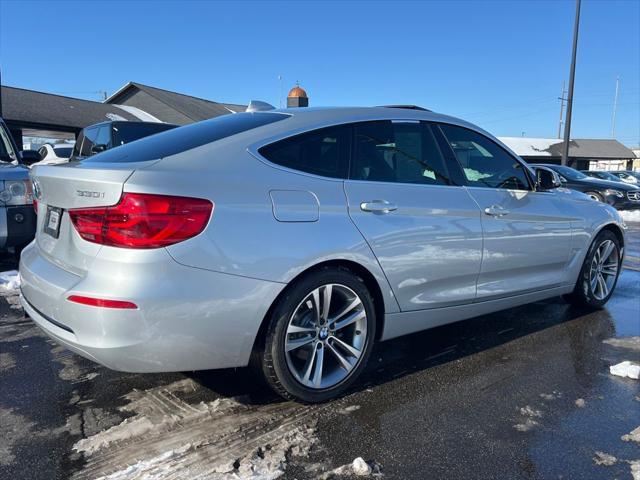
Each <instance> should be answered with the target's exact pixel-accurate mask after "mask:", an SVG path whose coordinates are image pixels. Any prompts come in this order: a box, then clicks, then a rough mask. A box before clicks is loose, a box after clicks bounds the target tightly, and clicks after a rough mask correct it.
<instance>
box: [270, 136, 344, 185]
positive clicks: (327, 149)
mask: <svg viewBox="0 0 640 480" xmlns="http://www.w3.org/2000/svg"><path fill="white" fill-rule="evenodd" d="M350 132H351V128H350V127H349V126H344V125H341V126H337V127H329V128H322V129H319V130H314V131H312V132H307V133H303V134H301V135H296V136H295V137H291V138H287V139H285V140H280V141H279V142H275V143H272V144H271V145H267V146H265V147H262V148H261V149H260V150H259V152H260V154H261V155H262V156H264V157H265V158H266V159H267V160H269V161H270V162H273V163H275V164H277V165H282V166H283V167H288V168H292V169H294V170H300V171H303V172H307V173H313V174H315V175H322V176H325V177H333V178H346V177H347V170H348V168H349V143H350V138H349V137H350Z"/></svg>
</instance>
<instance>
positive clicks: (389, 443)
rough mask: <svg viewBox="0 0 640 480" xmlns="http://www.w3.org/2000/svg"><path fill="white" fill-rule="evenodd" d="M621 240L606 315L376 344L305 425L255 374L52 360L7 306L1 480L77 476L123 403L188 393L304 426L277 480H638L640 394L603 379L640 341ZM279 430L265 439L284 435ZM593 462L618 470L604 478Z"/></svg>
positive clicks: (121, 414)
mask: <svg viewBox="0 0 640 480" xmlns="http://www.w3.org/2000/svg"><path fill="white" fill-rule="evenodd" d="M628 240H629V245H628V248H627V256H628V257H627V261H626V263H625V269H624V271H623V273H622V275H621V277H620V280H619V283H618V286H617V289H616V292H615V294H614V296H613V297H612V299H611V300H610V302H609V303H608V304H607V306H606V308H605V309H603V310H600V311H588V310H581V309H576V308H574V307H571V306H569V305H568V304H566V303H565V302H564V301H563V300H562V299H560V298H557V299H551V300H548V301H544V302H538V303H535V304H532V305H527V306H523V307H519V308H515V309H510V310H506V311H503V312H499V313H495V314H491V315H485V316H482V317H478V318H476V319H472V320H468V321H465V322H459V323H456V324H453V325H448V326H444V327H439V328H436V329H432V330H429V331H426V332H422V333H419V334H415V335H411V336H406V337H402V338H399V339H395V340H392V341H389V342H385V343H382V344H380V345H378V346H377V347H376V348H375V350H374V352H373V355H372V357H371V360H370V365H369V367H368V369H367V370H366V372H365V374H364V376H363V378H362V379H361V380H360V381H359V382H358V383H357V385H356V386H355V387H354V388H353V389H352V391H351V392H350V393H349V394H348V395H347V396H346V397H344V398H342V399H341V400H339V401H335V402H330V403H328V404H326V405H323V406H322V407H321V408H318V409H316V410H309V412H310V413H308V414H307V413H306V412H307V410H304V409H303V407H302V406H300V407H299V408H298V406H296V405H292V404H291V403H290V402H284V401H281V400H279V399H278V398H276V397H274V396H273V395H272V394H270V393H269V392H268V391H267V390H265V389H264V387H262V386H261V385H260V384H259V383H258V382H256V379H255V377H254V376H253V375H252V373H251V372H250V371H248V370H246V369H238V370H223V371H208V372H195V373H187V374H162V375H149V374H147V375H140V374H127V373H119V372H113V371H110V370H107V369H105V368H103V367H100V366H98V365H96V364H93V363H92V362H90V361H88V360H85V359H83V358H81V357H78V356H76V355H74V354H72V353H70V352H68V351H66V350H64V349H61V348H59V347H56V345H55V344H54V343H53V342H51V341H50V340H48V339H47V338H46V337H44V336H43V335H41V334H40V333H39V331H38V329H37V328H36V327H34V326H33V324H32V323H31V321H30V320H29V319H27V318H24V316H23V312H22V310H21V308H20V307H19V305H17V303H16V302H17V297H16V296H15V295H4V296H2V297H0V478H2V479H66V478H70V477H72V476H74V475H78V473H79V472H82V471H83V469H85V468H86V465H87V459H86V458H85V457H84V456H83V454H81V453H78V452H77V451H75V450H74V449H73V446H74V444H75V443H76V442H77V441H78V440H80V439H82V438H87V437H91V436H92V435H95V434H96V433H97V432H100V431H101V430H104V429H106V428H109V427H112V426H114V425H116V424H118V423H119V422H121V421H122V420H123V419H125V418H126V417H128V416H130V415H131V413H127V412H126V411H123V410H122V407H123V406H124V405H126V404H127V400H126V399H125V397H124V396H125V395H127V394H129V393H130V392H132V391H134V390H139V391H145V390H148V389H153V388H154V387H158V386H162V385H169V384H172V383H173V382H176V381H179V380H183V379H191V380H192V381H194V382H195V385H196V387H194V388H193V389H192V390H193V391H190V393H189V394H188V395H185V397H184V400H185V401H186V402H188V403H189V404H193V405H195V404H197V403H198V402H201V401H204V402H210V401H213V400H215V399H218V398H220V399H225V398H230V397H233V398H235V399H237V400H238V401H239V402H241V403H242V404H243V408H244V411H245V412H248V413H252V412H253V413H258V414H261V413H260V412H263V411H264V412H274V411H275V412H277V411H279V410H281V411H282V412H287V415H289V413H288V412H290V411H294V412H298V413H296V415H298V416H299V417H300V421H301V422H304V421H305V415H308V416H309V419H308V420H309V421H310V422H312V423H313V429H314V432H315V434H314V435H315V439H314V443H313V445H312V447H311V448H310V449H309V450H308V454H305V455H304V456H303V457H300V458H298V457H295V456H293V454H292V455H291V456H289V454H288V456H287V458H288V460H289V461H288V462H287V465H286V468H285V469H284V474H283V475H282V476H281V477H280V478H285V479H289V478H291V479H293V478H297V479H305V478H318V477H319V476H320V475H321V474H322V473H326V471H328V470H330V469H332V468H335V467H338V466H340V465H343V464H347V463H350V462H352V461H353V459H354V458H356V457H363V458H364V459H365V460H366V461H367V462H369V463H370V464H376V465H378V466H379V468H380V469H381V472H382V474H383V475H384V478H393V479H396V478H398V479H427V478H429V479H431V478H433V479H440V478H447V479H457V478H464V479H471V478H478V479H485V478H501V479H502V478H505V479H510V478H514V479H519V478H523V479H538V478H541V479H548V478H549V479H551V478H555V479H560V478H566V479H574V478H576V479H578V478H580V479H582V478H588V479H600V478H602V479H611V478H619V479H625V478H629V479H630V478H632V474H631V464H630V463H629V462H633V461H635V460H640V444H639V443H637V442H634V441H623V440H622V439H621V437H622V436H623V435H625V434H628V433H629V432H631V431H632V430H633V429H635V428H636V427H638V426H640V382H639V381H637V380H631V379H623V378H619V377H614V376H612V375H611V374H610V373H609V366H610V365H614V364H617V363H619V362H621V361H623V360H632V361H636V362H640V347H639V346H638V343H635V344H634V343H633V342H632V341H629V340H630V337H638V336H640V224H637V223H636V224H630V231H629V235H628ZM11 268H15V262H14V260H13V259H11V258H8V257H7V258H4V259H3V260H2V261H1V262H0V271H4V270H8V269H11ZM610 339H622V342H615V341H613V342H611V340H610ZM265 415H266V413H265ZM274 418H275V417H274ZM274 422H275V421H274ZM274 422H271V423H269V422H265V423H264V424H261V425H262V426H261V427H260V428H262V429H264V430H265V431H266V430H267V429H271V431H272V432H273V431H276V432H277V428H279V427H277V425H276V426H275V427H274V425H273V424H274ZM212 425H213V427H212V428H215V423H214V424H212ZM262 433H264V432H261V431H260V430H259V429H258V431H256V432H251V433H250V434H248V435H250V436H251V438H252V441H254V440H255V439H256V438H260V435H261V434H262ZM167 435H171V431H168V432H167ZM122 448H126V445H123V446H122ZM596 452H602V453H603V454H607V455H611V456H612V457H615V462H614V461H613V460H612V461H610V462H607V463H611V464H610V465H598V464H597V462H596V459H598V458H599V457H598V454H597V453H596ZM233 460H234V459H233V458H230V461H233ZM202 461H203V462H206V461H207V460H206V457H203V459H202ZM124 466H126V465H124ZM109 473H112V472H110V471H108V470H105V471H102V472H101V474H109ZM229 475H230V478H233V477H232V474H229ZM639 475H640V474H639ZM95 476H99V475H95ZM126 478H128V477H126ZM154 478H155V477H154ZM157 478H163V477H157Z"/></svg>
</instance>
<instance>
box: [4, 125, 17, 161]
mask: <svg viewBox="0 0 640 480" xmlns="http://www.w3.org/2000/svg"><path fill="white" fill-rule="evenodd" d="M16 161H18V155H17V154H16V151H15V150H14V148H13V143H12V142H11V139H10V138H9V132H8V131H7V129H6V128H5V126H4V124H3V123H0V162H3V163H12V162H16Z"/></svg>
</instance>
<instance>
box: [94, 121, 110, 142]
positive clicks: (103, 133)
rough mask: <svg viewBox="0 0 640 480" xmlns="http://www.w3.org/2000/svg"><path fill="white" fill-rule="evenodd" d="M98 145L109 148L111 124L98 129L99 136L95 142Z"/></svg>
mask: <svg viewBox="0 0 640 480" xmlns="http://www.w3.org/2000/svg"><path fill="white" fill-rule="evenodd" d="M95 144H96V145H106V147H107V148H109V146H110V144H111V124H109V123H108V124H106V125H102V126H101V127H100V128H99V129H98V134H97V135H96V140H95Z"/></svg>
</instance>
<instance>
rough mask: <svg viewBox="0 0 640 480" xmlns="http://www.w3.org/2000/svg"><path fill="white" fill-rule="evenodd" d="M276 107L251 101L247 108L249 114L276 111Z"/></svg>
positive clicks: (258, 101)
mask: <svg viewBox="0 0 640 480" xmlns="http://www.w3.org/2000/svg"><path fill="white" fill-rule="evenodd" d="M275 109H276V107H274V106H273V105H271V104H270V103H267V102H261V101H260V100H251V101H250V102H249V106H248V107H247V110H246V111H247V112H264V111H267V110H275Z"/></svg>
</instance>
